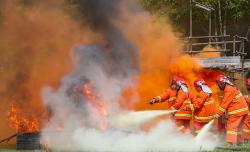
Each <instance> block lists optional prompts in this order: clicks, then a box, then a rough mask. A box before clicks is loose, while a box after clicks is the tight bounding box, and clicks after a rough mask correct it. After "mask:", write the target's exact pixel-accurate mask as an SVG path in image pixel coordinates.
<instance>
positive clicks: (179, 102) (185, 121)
mask: <svg viewBox="0 0 250 152" xmlns="http://www.w3.org/2000/svg"><path fill="white" fill-rule="evenodd" d="M188 96H189V95H188V93H185V92H184V91H183V90H182V89H180V90H179V91H178V92H177V96H176V100H175V103H174V104H173V106H171V107H170V109H171V110H179V111H178V112H176V113H175V115H174V118H175V123H176V125H177V127H178V130H180V131H181V132H183V133H188V132H190V120H191V118H192V112H191V111H185V110H183V108H184V107H186V106H187V105H190V104H191V101H190V100H189V98H188Z"/></svg>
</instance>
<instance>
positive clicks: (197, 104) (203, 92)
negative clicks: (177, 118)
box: [184, 79, 215, 134]
mask: <svg viewBox="0 0 250 152" xmlns="http://www.w3.org/2000/svg"><path fill="white" fill-rule="evenodd" d="M194 87H195V89H196V91H197V95H196V96H195V97H193V98H192V104H190V105H188V106H187V107H185V108H184V110H185V109H188V110H192V111H194V129H195V132H196V133H197V134H198V133H199V131H200V130H201V129H202V127H203V126H204V125H206V124H207V123H208V122H209V121H211V120H213V119H214V114H215V104H214V99H213V98H212V91H211V89H210V88H209V87H208V85H207V84H206V82H205V81H204V80H203V79H197V80H196V81H195V82H194Z"/></svg>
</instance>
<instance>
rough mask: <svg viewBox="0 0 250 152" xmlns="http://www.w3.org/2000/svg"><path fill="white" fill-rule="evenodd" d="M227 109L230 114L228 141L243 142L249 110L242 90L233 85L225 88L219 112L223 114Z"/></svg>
mask: <svg viewBox="0 0 250 152" xmlns="http://www.w3.org/2000/svg"><path fill="white" fill-rule="evenodd" d="M226 111H227V114H228V121H227V134H226V141H227V142H229V143H239V142H242V140H241V136H240V134H241V129H242V125H243V119H244V117H245V116H246V115H247V114H248V112H249V111H248V106H247V103H246V101H245V98H244V97H243V96H242V94H241V92H240V91H239V90H237V89H236V87H234V86H231V85H226V87H225V89H224V92H223V98H222V102H221V105H220V107H219V109H218V110H217V114H219V115H222V114H223V113H224V112H226Z"/></svg>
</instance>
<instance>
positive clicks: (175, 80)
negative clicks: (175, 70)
mask: <svg viewBox="0 0 250 152" xmlns="http://www.w3.org/2000/svg"><path fill="white" fill-rule="evenodd" d="M172 84H175V85H177V86H178V90H179V89H180V88H181V89H182V90H183V91H184V92H188V88H187V84H186V82H185V80H184V79H183V78H180V77H178V76H174V77H173V79H172Z"/></svg>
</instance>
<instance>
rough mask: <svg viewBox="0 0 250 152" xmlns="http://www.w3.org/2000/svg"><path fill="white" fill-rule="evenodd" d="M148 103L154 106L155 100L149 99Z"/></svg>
mask: <svg viewBox="0 0 250 152" xmlns="http://www.w3.org/2000/svg"><path fill="white" fill-rule="evenodd" d="M148 103H149V104H155V103H156V100H155V99H151V100H149V102H148Z"/></svg>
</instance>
